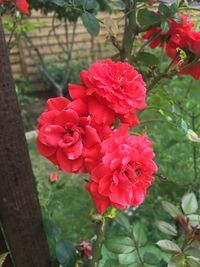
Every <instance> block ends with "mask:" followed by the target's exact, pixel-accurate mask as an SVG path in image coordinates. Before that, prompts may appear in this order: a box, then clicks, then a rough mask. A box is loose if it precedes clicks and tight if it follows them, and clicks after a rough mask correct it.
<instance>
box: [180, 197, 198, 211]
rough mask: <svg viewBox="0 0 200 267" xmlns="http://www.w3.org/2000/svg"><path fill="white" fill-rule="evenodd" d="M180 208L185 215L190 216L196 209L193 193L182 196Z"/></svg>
mask: <svg viewBox="0 0 200 267" xmlns="http://www.w3.org/2000/svg"><path fill="white" fill-rule="evenodd" d="M181 206H182V209H183V211H184V213H185V214H192V213H194V212H196V211H197V209H198V202H197V199H196V196H195V194H194V193H188V194H186V195H184V196H183V198H182V201H181Z"/></svg>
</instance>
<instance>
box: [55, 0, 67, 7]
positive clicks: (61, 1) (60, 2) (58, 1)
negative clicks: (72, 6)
mask: <svg viewBox="0 0 200 267" xmlns="http://www.w3.org/2000/svg"><path fill="white" fill-rule="evenodd" d="M52 2H53V3H54V4H55V5H57V6H60V7H64V6H65V4H66V2H65V0H52Z"/></svg>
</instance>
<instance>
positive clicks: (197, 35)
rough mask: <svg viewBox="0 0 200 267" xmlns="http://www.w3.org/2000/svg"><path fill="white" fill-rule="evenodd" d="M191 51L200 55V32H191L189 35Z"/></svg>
mask: <svg viewBox="0 0 200 267" xmlns="http://www.w3.org/2000/svg"><path fill="white" fill-rule="evenodd" d="M187 44H188V47H189V50H190V51H191V52H192V53H194V54H195V55H196V56H199V55H200V32H189V33H188V34H187Z"/></svg>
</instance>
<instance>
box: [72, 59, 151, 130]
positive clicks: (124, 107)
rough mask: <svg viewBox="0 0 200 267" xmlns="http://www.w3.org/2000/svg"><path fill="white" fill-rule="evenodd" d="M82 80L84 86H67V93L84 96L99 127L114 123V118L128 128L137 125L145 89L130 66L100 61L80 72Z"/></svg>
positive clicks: (142, 82)
mask: <svg viewBox="0 0 200 267" xmlns="http://www.w3.org/2000/svg"><path fill="white" fill-rule="evenodd" d="M81 80H82V82H83V84H84V86H75V85H70V87H69V90H70V94H71V96H72V98H74V97H73V95H74V94H78V95H80V96H82V97H87V102H88V110H89V113H90V114H91V115H92V116H93V117H94V119H95V120H96V122H97V123H98V124H101V123H104V124H113V123H114V121H115V117H118V118H120V119H121V120H122V122H127V123H129V124H130V125H131V126H132V125H133V124H137V123H138V120H137V118H136V116H135V112H136V110H140V109H143V108H145V107H146V104H145V97H146V87H145V83H144V81H143V79H142V76H141V75H140V74H139V73H138V72H137V71H136V70H135V69H134V68H133V67H132V66H131V65H129V64H128V63H124V62H117V63H116V62H113V61H112V60H111V59H107V60H101V61H98V62H97V63H96V64H93V65H91V66H90V68H89V70H88V71H82V72H81ZM72 87H73V88H72ZM75 87H76V88H75ZM73 90H74V91H75V93H73Z"/></svg>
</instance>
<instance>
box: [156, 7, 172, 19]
mask: <svg viewBox="0 0 200 267" xmlns="http://www.w3.org/2000/svg"><path fill="white" fill-rule="evenodd" d="M158 10H159V11H160V13H161V14H162V15H163V16H165V17H167V18H169V17H170V16H171V10H170V8H169V7H168V6H166V5H165V4H163V3H161V4H160V5H159V7H158Z"/></svg>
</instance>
